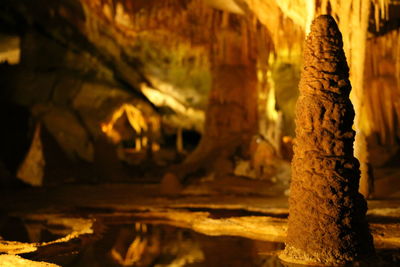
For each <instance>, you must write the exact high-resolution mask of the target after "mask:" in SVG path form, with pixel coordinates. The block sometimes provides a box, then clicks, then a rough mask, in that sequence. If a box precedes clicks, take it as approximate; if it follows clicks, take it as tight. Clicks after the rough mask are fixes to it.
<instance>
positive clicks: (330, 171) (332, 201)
mask: <svg viewBox="0 0 400 267" xmlns="http://www.w3.org/2000/svg"><path fill="white" fill-rule="evenodd" d="M299 90H300V96H299V99H298V102H297V105H296V141H295V144H294V157H293V160H292V183H291V188H290V190H291V193H290V198H289V205H290V209H289V214H290V215H289V225H288V236H287V240H286V248H285V252H284V254H283V255H282V258H283V259H284V260H288V261H293V262H308V263H311V262H313V263H318V264H323V265H341V264H345V263H347V262H352V261H355V260H359V259H362V258H363V257H365V256H366V255H373V254H374V247H373V240H372V236H371V234H370V232H369V229H368V224H367V222H366V219H365V213H366V211H367V204H366V201H365V200H364V198H363V196H362V195H361V194H359V193H358V187H359V179H360V171H359V162H358V160H357V159H356V158H355V157H354V155H353V142H354V136H355V132H354V131H353V130H352V125H353V120H354V109H353V106H352V104H351V102H350V100H349V93H350V90H351V84H350V81H349V68H348V65H347V62H346V57H345V55H344V52H343V42H342V36H341V33H340V31H339V29H338V26H337V24H336V22H335V20H334V19H333V18H332V17H331V16H328V15H323V16H320V17H318V18H317V19H315V20H314V22H313V24H312V26H311V32H310V34H309V36H308V37H307V40H306V42H305V48H304V69H303V71H302V76H301V80H300V84H299Z"/></svg>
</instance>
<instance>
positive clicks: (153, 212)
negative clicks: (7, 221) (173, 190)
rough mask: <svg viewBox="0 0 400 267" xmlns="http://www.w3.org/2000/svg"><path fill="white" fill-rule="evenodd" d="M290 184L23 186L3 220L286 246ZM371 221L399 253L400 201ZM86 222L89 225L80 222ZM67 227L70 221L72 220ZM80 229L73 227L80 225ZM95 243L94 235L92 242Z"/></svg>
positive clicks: (10, 194) (4, 208) (2, 209)
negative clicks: (149, 229) (145, 229)
mask: <svg viewBox="0 0 400 267" xmlns="http://www.w3.org/2000/svg"><path fill="white" fill-rule="evenodd" d="M286 188H287V185H286V186H285V185H282V184H279V183H276V184H274V183H271V182H269V181H259V180H249V179H243V178H238V177H226V178H224V179H220V180H213V181H206V182H199V183H195V184H192V185H190V186H188V187H186V188H185V189H184V190H182V191H181V192H180V193H179V194H175V195H168V194H163V193H162V191H161V189H160V186H159V184H139V183H138V184H129V183H120V184H85V185H83V184H80V185H79V184H69V185H62V186H53V187H44V188H25V189H19V190H14V191H5V192H3V193H2V194H1V201H0V214H1V218H2V219H3V220H4V218H7V217H18V218H22V219H23V220H25V221H42V222H46V223H49V222H50V223H51V222H52V221H57V224H58V223H60V220H61V221H62V223H61V224H66V227H67V228H69V229H72V230H71V233H70V234H68V235H67V234H66V236H67V237H68V236H69V238H66V239H65V238H64V239H63V240H58V241H56V243H57V244H58V246H60V244H63V245H61V246H66V247H67V249H68V248H70V246H71V244H69V242H70V241H71V240H72V239H74V240H75V239H80V238H81V236H85V238H86V239H87V238H88V237H87V236H96V235H97V234H98V232H101V231H100V230H99V229H102V226H101V225H104V224H110V223H112V224H121V223H124V224H129V223H132V224H134V223H135V222H137V221H140V222H141V223H149V224H157V225H170V226H174V227H179V228H185V229H191V230H193V231H195V232H197V233H201V234H205V235H207V236H237V237H244V238H248V239H251V240H259V241H268V242H284V239H285V236H286V230H287V215H288V201H287V196H285V194H284V193H285V189H286ZM368 203H369V211H368V220H369V222H370V226H371V231H372V233H373V236H374V242H375V246H376V247H377V248H380V249H395V250H400V198H392V199H380V200H377V199H375V200H369V202H368ZM82 220H83V221H82ZM66 222H67V223H66ZM74 225H75V226H74ZM89 239H90V237H89ZM49 246H50V247H53V246H54V244H49V243H34V244H33V243H24V242H16V243H10V242H7V241H4V240H3V241H0V252H2V253H6V254H17V255H19V254H21V251H24V250H25V249H27V247H28V248H29V249H33V250H40V248H42V249H43V248H44V247H46V248H47V247H49Z"/></svg>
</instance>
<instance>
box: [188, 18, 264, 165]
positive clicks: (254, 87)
mask: <svg viewBox="0 0 400 267" xmlns="http://www.w3.org/2000/svg"><path fill="white" fill-rule="evenodd" d="M214 21H215V23H221V24H222V27H216V28H218V31H217V32H215V40H213V43H212V44H211V46H210V63H211V72H212V86H211V91H210V93H209V98H208V104H207V110H206V120H205V126H204V133H203V136H202V139H201V142H200V144H199V146H198V147H197V149H196V150H195V151H194V152H193V153H192V154H191V155H190V156H189V157H188V158H187V160H186V163H192V162H193V163H195V162H197V163H200V162H201V161H204V160H207V158H208V160H209V155H210V154H217V155H218V156H217V160H216V162H217V161H218V159H222V160H223V161H225V163H226V162H227V160H226V159H227V158H228V157H230V156H232V155H233V154H234V153H235V152H236V151H237V149H238V148H239V147H240V148H243V150H246V149H247V148H248V146H249V143H250V139H251V137H252V136H253V135H254V134H256V133H257V132H258V112H259V111H258V79H257V67H256V56H257V55H256V49H255V42H254V40H255V33H254V31H255V30H254V28H253V25H252V23H250V21H249V20H247V19H246V18H245V17H242V16H238V15H234V14H229V13H227V12H223V13H222V14H215V16H214ZM239 150H240V149H239ZM243 150H242V151H243ZM216 164H217V163H216ZM231 167H233V166H231ZM217 169H221V168H217Z"/></svg>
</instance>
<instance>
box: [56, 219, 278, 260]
mask: <svg viewBox="0 0 400 267" xmlns="http://www.w3.org/2000/svg"><path fill="white" fill-rule="evenodd" d="M281 249H283V244H281V243H269V242H261V241H254V240H250V239H245V238H240V237H228V236H218V237H216V236H214V237H212V236H206V235H202V234H199V233H196V232H193V231H191V230H188V229H181V228H176V227H172V226H166V225H152V224H143V223H135V224H134V225H109V226H108V229H107V231H106V232H105V233H104V235H103V237H102V238H101V239H100V240H99V241H97V242H96V243H94V244H92V245H90V246H89V248H87V249H85V250H84V251H82V252H80V253H79V254H80V255H79V256H78V257H77V258H76V259H75V260H74V261H71V262H70V263H69V264H67V265H69V266H99V267H100V266H137V267H144V266H154V267H166V266H170V267H180V266H190V267H197V266H207V267H213V266H218V267H221V266H241V267H245V266H264V267H267V266H271V267H275V266H282V265H281V263H280V262H279V260H278V259H277V257H276V256H274V255H268V252H272V251H276V250H281ZM270 254H271V253H270ZM67 265H63V266H67Z"/></svg>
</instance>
